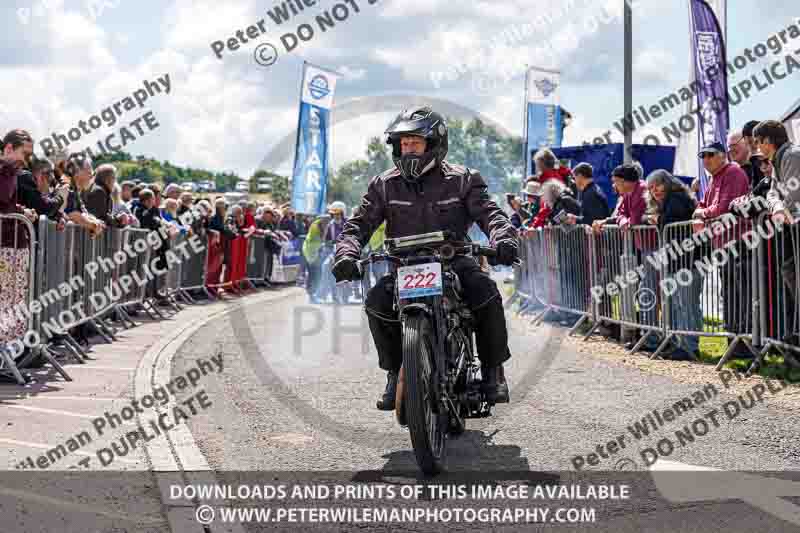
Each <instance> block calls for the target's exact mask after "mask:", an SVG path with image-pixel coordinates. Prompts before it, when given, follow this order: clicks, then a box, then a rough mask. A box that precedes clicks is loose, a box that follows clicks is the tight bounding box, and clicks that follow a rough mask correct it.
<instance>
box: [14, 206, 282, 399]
mask: <svg viewBox="0 0 800 533" xmlns="http://www.w3.org/2000/svg"><path fill="white" fill-rule="evenodd" d="M149 233H150V232H149V231H148V230H144V229H137V228H124V229H120V228H106V230H105V231H103V232H102V233H101V234H100V235H97V236H93V235H91V234H90V233H89V232H88V230H86V229H84V228H82V227H80V226H77V225H75V224H73V223H71V222H67V223H66V224H64V225H63V226H60V225H59V224H57V223H56V222H54V221H52V220H48V219H47V218H46V217H44V216H42V217H40V218H39V220H38V222H37V224H36V226H35V227H34V225H33V224H32V223H31V222H30V221H29V220H28V219H27V218H26V217H24V216H22V215H18V214H9V215H0V305H1V306H2V307H0V373H2V374H5V375H7V376H11V377H13V379H14V380H15V381H16V382H17V383H19V384H20V385H24V384H25V376H23V375H22V372H21V370H22V369H25V368H29V367H35V366H40V365H37V362H38V361H42V362H45V363H49V364H50V365H51V366H53V367H54V368H55V369H56V370H57V371H58V372H59V373H60V374H61V375H62V376H63V377H64V379H66V380H68V381H71V377H70V376H69V374H68V373H67V372H66V371H65V370H64V368H63V367H62V366H61V364H60V363H59V360H57V359H56V356H55V353H57V350H58V349H63V350H64V351H65V352H64V355H66V356H68V357H70V358H71V359H73V360H75V361H77V362H79V363H84V362H85V359H86V355H87V354H86V351H85V350H84V348H83V347H82V346H81V345H80V344H79V343H78V342H77V341H76V340H75V338H74V337H73V336H72V335H71V332H73V331H75V328H79V327H82V326H90V327H93V328H94V332H96V333H98V334H100V335H101V336H102V337H103V338H104V339H105V340H106V341H108V342H112V341H113V340H116V333H117V330H116V329H115V327H114V326H113V325H112V321H116V322H119V323H120V324H121V325H122V326H123V327H125V328H127V327H129V324H130V325H133V326H135V325H136V323H135V322H134V321H133V320H132V319H131V317H130V316H129V313H130V312H132V311H134V310H139V309H143V310H144V311H145V312H147V314H148V315H149V316H150V317H151V318H154V319H156V318H164V315H163V314H162V313H161V312H160V311H159V309H158V305H157V304H156V302H155V300H156V299H157V296H158V299H160V301H163V300H162V299H161V298H163V296H166V297H167V298H169V300H168V301H169V302H170V305H174V309H175V310H176V311H178V310H179V309H180V307H179V306H178V305H177V302H176V301H175V298H180V299H182V300H183V301H185V302H187V303H195V302H194V300H193V299H192V298H191V297H190V296H189V295H188V294H187V291H188V290H203V291H205V292H206V294H207V295H208V296H209V299H210V298H211V294H210V293H209V292H208V287H215V286H216V287H222V286H226V287H227V286H232V285H233V282H232V281H231V280H228V281H225V282H224V283H218V284H214V283H213V281H214V279H213V276H209V264H210V261H214V260H217V261H218V262H219V263H221V262H222V250H221V249H220V248H219V247H217V248H216V249H213V250H212V246H205V247H204V249H203V250H202V251H199V252H197V253H195V252H194V251H193V249H192V246H190V245H189V244H188V243H186V240H187V237H186V236H181V235H177V236H175V237H173V238H172V239H171V240H170V243H169V244H170V246H169V250H170V251H169V254H172V257H168V259H167V265H163V266H167V267H168V268H167V271H166V272H165V273H163V274H162V275H161V276H158V274H157V273H156V272H155V271H154V270H151V268H152V265H153V263H154V262H155V261H154V260H155V259H156V258H157V256H158V253H159V252H158V248H157V247H156V248H155V249H154V248H153V247H152V246H151V245H150V243H149V241H148V239H147V237H148V234H149ZM215 233H216V232H211V231H209V232H208V235H206V231H205V230H202V236H201V238H206V237H208V239H209V241H208V242H209V244H211V243H212V242H213V238H214V237H215V235H214V234H215ZM216 237H217V239H218V238H219V235H218V234H217V235H216ZM184 243H186V244H185V247H184V248H183V250H184V251H181V250H180V249H178V247H181V246H184ZM240 244H243V243H240ZM246 244H247V254H245V253H244V246H240V248H241V250H240V252H241V253H239V254H237V259H236V260H240V261H241V264H236V265H229V268H230V267H231V266H232V267H233V268H232V269H231V272H233V271H234V270H235V276H237V282H241V283H249V282H251V281H257V282H263V281H264V277H265V275H266V268H267V263H268V258H267V257H266V253H267V252H268V250H267V248H266V246H265V239H264V238H263V236H255V237H254V238H250V239H249V241H248V242H247V243H246ZM126 250H127V251H126ZM214 254H216V256H215V255H214ZM239 255H240V256H241V257H240V258H238V256H239ZM187 256H188V257H187ZM216 268H217V272H216V275H217V278H216V279H217V281H220V280H219V277H220V275H224V276H226V277H228V276H229V275H230V274H226V273H224V272H220V271H219V270H220V265H217V267H216ZM238 277H240V278H241V279H238ZM251 284H252V283H251ZM124 285H127V287H125V286H124ZM159 290H160V291H161V294H158V295H157V294H156V291H159ZM23 345H24V346H25V347H27V348H26V349H24V350H23V349H22V347H23Z"/></svg>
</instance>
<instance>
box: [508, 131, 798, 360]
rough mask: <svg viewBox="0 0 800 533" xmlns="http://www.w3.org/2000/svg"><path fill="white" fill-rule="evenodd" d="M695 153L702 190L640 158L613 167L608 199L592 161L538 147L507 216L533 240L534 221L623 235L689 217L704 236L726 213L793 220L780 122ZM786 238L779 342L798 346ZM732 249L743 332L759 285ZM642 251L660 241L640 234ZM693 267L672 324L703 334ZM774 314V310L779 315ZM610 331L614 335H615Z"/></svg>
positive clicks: (736, 319) (738, 353) (675, 347)
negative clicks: (572, 160) (647, 241)
mask: <svg viewBox="0 0 800 533" xmlns="http://www.w3.org/2000/svg"><path fill="white" fill-rule="evenodd" d="M698 157H699V158H700V159H701V160H702V162H703V166H704V167H705V169H706V171H707V172H708V175H709V176H710V178H709V182H708V185H707V186H706V188H705V190H704V192H703V194H702V195H700V186H699V180H698V179H695V181H694V182H693V183H692V184H691V185H690V186H687V184H685V183H684V182H683V181H681V180H680V179H678V178H676V177H675V176H673V175H672V174H671V173H670V172H668V171H666V170H663V169H659V170H654V171H653V172H651V173H650V174H649V175H647V176H645V175H644V170H643V168H642V165H641V164H640V163H638V162H635V161H634V162H633V163H632V164H623V165H620V166H618V167H616V168H615V169H614V170H613V172H612V175H611V180H612V188H613V190H614V192H615V193H616V195H617V201H616V203H615V205H610V203H609V201H608V198H607V197H606V195H605V194H604V193H603V191H602V190H601V189H600V187H599V186H598V185H597V184H596V183H594V180H593V168H592V166H591V165H589V164H587V163H580V164H578V165H576V166H575V168H573V169H570V168H568V167H567V166H566V165H564V164H562V163H561V162H559V161H558V160H557V158H556V156H555V155H554V153H553V152H552V151H551V150H549V149H541V150H540V151H538V152H537V153H536V154H535V155H534V162H535V168H536V175H534V176H531V177H529V178H528V179H527V180H526V183H525V185H524V191H523V197H521V198H520V197H518V196H515V195H513V194H509V195H507V197H506V198H507V202H508V204H509V207H510V210H511V221H512V223H513V224H514V226H516V227H517V228H518V229H519V230H520V233H521V235H523V236H527V237H530V236H531V235H532V234H533V233H534V232H535V231H536V230H537V229H538V228H545V227H548V226H562V225H563V226H574V225H576V224H583V225H585V231H586V233H587V235H589V234H594V235H602V234H603V232H604V228H605V227H607V226H610V225H614V226H617V227H618V228H619V229H620V231H621V232H622V233H623V234H624V233H625V232H627V231H628V230H629V229H630V228H631V227H633V226H652V227H653V228H657V229H658V230H659V231H661V230H662V229H663V228H664V227H665V226H666V225H668V224H673V223H676V222H686V223H689V224H687V225H690V226H691V228H692V231H693V232H695V233H698V232H702V231H704V230H707V229H708V228H710V226H711V222H712V221H714V220H718V219H719V218H720V217H722V216H723V215H733V216H736V217H738V220H740V221H741V220H745V219H747V220H749V221H752V220H755V218H756V216H757V215H760V214H762V213H766V215H767V220H768V221H770V222H771V223H772V225H773V227H776V228H782V227H783V226H784V225H786V224H792V223H794V221H795V218H796V217H797V216H798V213H800V209H798V207H800V205H798V201H800V147H798V146H795V145H794V144H793V143H792V142H791V141H790V139H789V136H788V133H787V130H786V128H785V126H784V125H783V124H782V123H780V122H778V121H774V120H766V121H762V122H759V121H750V122H748V123H746V124H745V125H744V126H743V127H742V128H741V129H740V130H737V131H734V132H732V133H731V134H730V135H729V137H728V139H727V146H725V145H723V144H722V143H719V142H714V143H710V144H708V145H707V146H704V147H702V149H701V150H700V152H699V153H698ZM742 226H744V224H742ZM565 229H566V228H565ZM729 237H730V236H729ZM637 239H639V237H637ZM737 239H741V232H739V233H738V234H736V235H734V236H733V237H732V239H731V240H734V241H735V240H737ZM782 242H784V244H785V250H783V254H782V256H783V258H784V260H783V263H782V264H781V265H780V274H781V277H782V281H778V282H777V283H779V284H780V283H781V282H782V283H783V285H784V286H785V288H786V298H784V301H783V302H782V307H783V310H780V311H781V312H784V311H785V312H786V313H787V314H788V316H789V318H788V319H787V320H786V321H785V322H786V323H787V328H786V329H787V330H788V331H787V334H786V336H785V337H784V338H783V339H782V340H783V342H786V343H787V344H791V345H794V346H798V339H797V332H798V331H800V328H798V324H797V321H798V320H800V317H796V316H794V308H795V306H796V303H797V302H796V296H797V295H796V291H797V282H796V276H795V273H796V266H795V264H794V258H795V256H796V251H797V250H796V249H795V248H794V247H795V246H798V245H800V244H798V243H794V242H793V239H791V238H786V239H784V240H783V241H782ZM714 244H715V245H716V244H719V241H714ZM735 246H736V251H737V252H738V253H734V254H733V259H732V260H730V261H728V262H727V263H726V264H724V265H722V267H721V268H720V278H721V280H722V281H721V285H722V286H721V293H722V302H723V307H724V328H725V331H727V332H730V333H732V334H736V335H742V334H746V333H747V332H748V331H749V330H750V328H751V322H752V319H751V303H752V302H750V301H749V300H748V298H749V294H751V293H750V290H751V287H752V283H753V280H752V279H751V278H752V271H751V268H750V261H751V259H752V252H750V251H748V250H747V249H746V247H745V246H743V243H742V242H741V241H740V242H738V244H736V245H735ZM636 248H637V250H636V252H637V254H638V257H637V263H638V264H643V263H644V261H645V259H646V258H647V256H648V255H650V254H652V253H654V252H655V247H651V248H653V249H648V247H647V246H644V245H643V244H642V242H641V241H637V244H636ZM708 253H709V248H705V249H700V250H698V251H695V253H694V255H690V256H689V257H688V258H686V259H685V260H684V261H683V263H682V264H681V266H687V265H688V266H690V268H691V264H692V261H691V259H694V258H697V257H698V256H701V255H702V254H708ZM599 266H600V265H598V268H599ZM573 268H574V267H573ZM587 268H588V265H587ZM671 270H675V265H667V272H670V271H671ZM652 274H653V275H652V276H651V275H648V274H646V275H645V279H642V280H641V286H642V287H647V288H650V289H656V290H657V289H658V287H657V286H656V280H655V279H654V275H655V273H654V272H653V273H652ZM692 274H693V276H692V278H693V281H692V283H690V284H688V286H686V287H683V286H682V287H681V288H680V289H679V290H678V291H677V293H676V294H675V295H674V297H673V298H672V300H671V301H672V303H673V304H674V309H672V310H673V312H672V313H671V314H672V315H673V318H672V320H673V323H672V324H671V327H674V328H675V329H678V330H686V331H704V330H703V309H702V306H701V303H700V294H701V291H702V290H703V287H702V286H701V284H702V279H703V276H702V275H701V274H700V272H698V271H697V269H696V268H695V269H693V270H692ZM647 278H651V279H647ZM601 305H605V304H601ZM606 312H610V310H608V309H607V310H606ZM773 315H774V313H773V314H770V316H771V317H773V318H774V316H773ZM639 318H640V321H641V320H642V319H643V317H642V316H641V313H640V317H639ZM651 320H652V317H651ZM676 322H677V323H676ZM641 323H647V321H646V320H645V321H644V322H641ZM604 326H605V325H604ZM608 334H609V335H617V336H618V335H619V332H618V330H617V331H616V332H608ZM641 335H643V336H648V335H647V333H646V332H641ZM637 340H639V339H637V338H634V341H633V342H632V343H631V344H629V347H632V346H634V345H635V343H636V341H637ZM662 340H663V339H661V338H659V336H658V335H649V338H647V339H645V340H644V341H643V344H642V345H641V347H642V348H644V349H648V350H650V351H655V350H656V349H657V347H658V346H659V344H660V343H661V341H662ZM665 354H666V355H668V356H670V357H672V358H673V359H694V358H696V357H697V355H698V339H697V337H693V336H679V338H678V339H677V341H673V343H672V344H671V345H670V346H669V347H668V350H666V352H665ZM732 354H733V356H734V357H742V358H752V354H751V352H750V351H749V350H748V349H747V348H746V347H745V346H744V345H742V344H739V345H738V346H737V348H736V349H735V350H733V352H732Z"/></svg>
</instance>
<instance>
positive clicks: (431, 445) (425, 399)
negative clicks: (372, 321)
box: [403, 315, 447, 475]
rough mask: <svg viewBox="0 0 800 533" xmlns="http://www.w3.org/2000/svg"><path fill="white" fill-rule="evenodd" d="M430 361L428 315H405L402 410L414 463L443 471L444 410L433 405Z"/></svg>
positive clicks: (433, 471)
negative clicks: (412, 449) (403, 405)
mask: <svg viewBox="0 0 800 533" xmlns="http://www.w3.org/2000/svg"><path fill="white" fill-rule="evenodd" d="M432 361H433V335H432V334H431V328H430V323H429V322H428V319H427V317H425V316H422V315H412V316H409V317H407V318H406V320H405V326H404V328H403V369H404V372H403V373H404V378H405V380H404V381H405V383H404V385H405V387H404V389H405V390H404V401H405V408H406V409H405V414H406V421H407V422H408V429H409V433H411V445H412V446H413V447H414V455H415V456H416V459H417V465H419V467H420V469H421V470H422V471H423V472H424V473H425V474H428V475H432V474H438V473H439V472H441V471H442V468H443V462H444V454H445V435H446V432H447V414H446V413H445V414H444V415H440V414H438V413H437V412H436V411H439V410H440V406H436V405H434V395H433V391H432V383H431V382H432V379H433V364H432ZM443 419H444V423H443Z"/></svg>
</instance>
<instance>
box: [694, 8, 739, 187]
mask: <svg viewBox="0 0 800 533" xmlns="http://www.w3.org/2000/svg"><path fill="white" fill-rule="evenodd" d="M690 5H691V10H692V33H691V37H692V57H693V58H694V69H695V81H696V84H695V87H696V90H697V116H698V119H699V122H698V127H697V132H698V144H699V146H700V147H703V146H705V145H706V144H709V143H712V142H715V141H717V142H720V143H722V145H723V146H727V140H728V128H729V127H730V116H729V114H728V74H727V69H726V68H725V65H726V56H725V42H724V39H723V33H722V29H721V28H720V25H719V21H718V20H717V17H716V15H714V10H713V9H712V8H711V6H709V5H708V3H707V2H706V1H705V0H690ZM699 163H700V168H699V173H698V176H700V191H701V194H704V193H705V190H706V185H707V181H708V176H707V175H706V174H707V173H706V171H705V169H704V168H703V162H702V161H700V162H699Z"/></svg>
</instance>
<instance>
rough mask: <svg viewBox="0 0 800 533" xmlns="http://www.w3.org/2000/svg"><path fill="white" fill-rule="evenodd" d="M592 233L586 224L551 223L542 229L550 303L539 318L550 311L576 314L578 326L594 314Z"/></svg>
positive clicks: (546, 281)
mask: <svg viewBox="0 0 800 533" xmlns="http://www.w3.org/2000/svg"><path fill="white" fill-rule="evenodd" d="M589 235H590V234H589V232H588V228H587V226H583V225H581V226H550V227H547V228H543V229H542V230H541V238H542V246H541V250H542V259H543V261H544V265H543V267H544V273H545V274H544V280H545V285H546V294H547V299H546V301H547V302H548V303H547V308H546V309H545V311H544V312H543V313H542V314H541V315H539V317H537V319H538V320H544V318H545V317H546V316H547V314H548V313H549V312H551V311H559V312H562V313H568V314H572V315H577V316H578V318H579V320H578V322H577V323H576V324H574V326H573V329H577V328H578V327H580V326H581V325H582V324H583V323H584V322H585V321H586V320H588V318H589V317H590V316H591V315H592V305H591V297H592V296H591V292H590V289H591V287H592V275H593V271H592V268H591V252H590V247H591V238H590V236H589ZM531 255H533V256H534V257H535V254H531ZM534 283H535V281H534ZM534 292H535V288H534Z"/></svg>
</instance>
